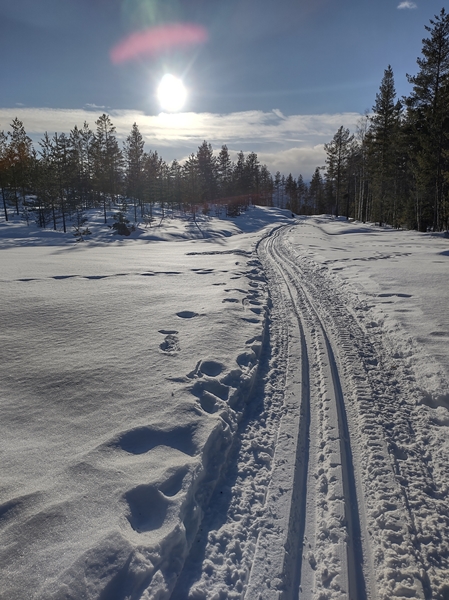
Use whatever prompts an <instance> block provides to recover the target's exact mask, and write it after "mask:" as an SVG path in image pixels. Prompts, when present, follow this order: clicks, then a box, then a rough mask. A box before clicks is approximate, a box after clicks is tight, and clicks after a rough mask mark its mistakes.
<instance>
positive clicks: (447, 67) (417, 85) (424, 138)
mask: <svg viewBox="0 0 449 600" xmlns="http://www.w3.org/2000/svg"><path fill="white" fill-rule="evenodd" d="M430 24H431V26H427V25H426V26H425V29H426V31H428V32H429V33H430V36H429V37H428V38H425V39H423V41H422V44H423V45H422V57H419V58H418V59H417V63H418V67H419V71H418V73H417V74H416V75H414V76H411V75H408V76H407V78H408V81H409V83H411V84H412V85H413V91H412V93H411V94H410V95H409V96H408V97H407V98H406V99H405V101H406V105H407V109H408V111H407V123H408V126H409V127H410V129H411V131H412V132H413V136H414V149H413V151H412V153H413V158H414V161H415V164H416V168H415V173H416V178H417V183H418V188H419V189H418V195H417V196H418V198H420V200H419V202H418V205H417V210H416V212H417V221H418V228H419V229H421V230H423V229H426V227H429V226H432V227H433V229H434V230H436V229H440V228H441V227H442V224H443V220H444V219H445V218H446V219H447V217H445V213H447V208H446V207H445V206H444V204H445V203H444V198H445V195H447V187H448V186H447V183H446V182H445V178H444V172H445V171H446V170H449V167H448V158H447V153H448V151H449V14H448V13H446V11H445V9H444V8H442V9H441V12H440V14H439V15H435V19H434V20H433V19H431V20H430Z"/></svg>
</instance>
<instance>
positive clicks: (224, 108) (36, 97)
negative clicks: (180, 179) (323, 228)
mask: <svg viewBox="0 0 449 600" xmlns="http://www.w3.org/2000/svg"><path fill="white" fill-rule="evenodd" d="M443 7H444V8H446V9H447V8H449V7H448V3H447V1H445V0H416V1H415V2H412V1H411V0H405V1H404V0H376V1H375V2H374V1H373V0H369V1H368V0H276V1H273V0H226V1H223V0H222V1H220V2H218V1H217V0H39V2H36V0H0V81H1V82H2V85H1V86H0V130H1V129H3V130H5V131H7V130H8V128H9V123H10V122H11V120H12V119H13V118H14V117H15V116H17V117H18V118H19V119H21V120H23V122H24V125H25V128H26V130H27V133H28V134H29V135H30V136H31V137H32V139H33V140H34V141H36V140H38V139H40V137H41V136H42V135H43V133H44V132H45V131H48V132H49V134H52V133H54V132H55V131H58V132H62V131H64V132H66V133H68V132H69V131H70V129H72V128H73V126H74V125H75V124H77V125H78V126H81V125H82V124H83V122H84V121H87V122H88V123H89V124H90V126H91V127H92V128H95V121H96V119H97V118H98V116H99V115H100V114H102V113H103V112H106V113H107V114H109V115H111V119H112V121H113V123H114V125H116V127H117V134H118V136H119V137H120V138H121V139H124V138H125V137H126V135H127V134H128V133H129V131H130V130H131V126H132V124H133V122H134V121H136V122H137V124H138V125H139V128H140V130H141V132H142V134H143V135H144V138H145V140H146V149H147V150H150V149H151V150H157V151H158V152H159V154H160V155H161V156H162V157H163V158H164V159H165V160H167V161H171V160H173V159H174V158H177V159H178V160H182V159H183V158H185V157H187V156H188V154H190V153H191V152H195V151H196V150H197V147H198V146H199V145H200V144H201V142H202V141H203V140H207V141H208V142H210V143H211V144H212V146H213V148H214V150H217V151H218V150H219V149H220V147H221V145H222V144H227V146H228V148H229V149H230V150H231V153H234V155H235V154H236V153H237V152H238V151H239V150H243V152H245V153H246V152H249V151H254V152H257V154H258V156H259V159H260V161H261V162H262V163H266V164H267V166H268V168H269V169H270V171H271V172H272V174H274V173H275V172H276V171H277V170H279V171H281V173H284V174H285V175H287V174H288V173H289V172H291V173H292V174H293V175H294V176H298V175H299V173H301V174H302V175H303V176H304V177H305V178H306V179H308V178H310V176H311V174H312V173H313V171H314V169H315V167H316V166H321V165H322V164H324V158H325V153H324V150H323V144H324V143H325V142H328V141H330V139H331V138H332V136H333V134H334V133H335V131H336V130H337V129H338V127H340V125H344V126H345V127H348V128H349V129H351V131H355V128H356V125H357V122H358V120H359V119H360V116H361V115H362V114H363V113H364V112H365V111H367V110H371V108H372V106H373V104H374V101H375V95H376V93H377V91H378V89H379V85H380V82H381V80H382V77H383V73H384V70H385V69H386V68H387V66H388V65H389V64H391V66H392V68H393V72H394V75H395V83H396V91H397V93H398V96H399V97H400V96H402V95H405V94H407V93H408V92H409V91H410V86H409V84H408V83H407V79H406V73H409V74H415V73H416V71H417V65H416V58H417V57H418V56H419V55H420V53H421V47H422V38H423V37H425V36H426V35H427V33H426V31H425V29H424V26H425V25H428V24H429V20H430V19H431V18H433V16H434V15H435V14H439V12H440V10H441V8H443ZM132 36H134V37H132ZM136 36H141V37H140V38H138V39H140V42H142V43H141V44H140V46H141V47H140V49H139V48H138V49H137V50H136V43H137V42H136V39H137V38H136ZM130 40H131V42H130ZM180 42H183V43H180ZM151 43H152V44H153V45H151ZM133 44H134V45H133ZM155 44H156V45H155ZM158 44H159V45H158ZM161 44H162V47H161ZM142 46H144V48H143V47H142ZM130 47H131V52H128V55H127V56H125V58H123V56H124V54H123V48H128V50H129V48H130ZM120 52H121V54H120ZM120 56H121V58H120ZM117 57H119V58H117ZM166 73H170V74H173V75H175V76H176V77H179V78H180V79H182V81H183V83H184V85H185V87H186V89H187V100H186V103H185V105H184V107H183V108H182V109H181V111H180V112H178V113H167V112H165V111H163V109H162V108H161V106H160V104H159V101H158V98H157V95H156V90H157V86H158V84H159V82H160V80H161V78H162V77H163V75H164V74H166Z"/></svg>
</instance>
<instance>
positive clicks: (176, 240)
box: [0, 207, 449, 600]
mask: <svg viewBox="0 0 449 600" xmlns="http://www.w3.org/2000/svg"><path fill="white" fill-rule="evenodd" d="M293 223H294V224H293ZM89 226H90V228H91V229H92V231H93V233H92V236H90V238H89V240H88V241H86V242H79V243H75V242H74V241H73V238H72V236H71V235H70V234H67V235H64V234H62V233H61V232H48V231H44V232H42V231H39V230H38V229H37V228H34V227H30V228H27V227H26V226H25V225H23V224H22V223H20V222H18V221H15V222H14V221H13V222H12V223H10V224H5V223H2V224H1V225H0V249H1V263H0V280H1V283H0V302H1V307H2V311H1V317H0V319H1V328H0V336H1V353H2V360H1V361H0V390H1V393H0V402H1V409H2V411H1V412H2V418H1V420H0V429H1V431H0V444H1V446H0V447H1V462H2V478H1V483H0V536H1V546H0V562H1V565H2V577H1V578H2V583H1V590H0V598H2V599H4V600H9V599H11V598H14V599H16V600H22V599H23V600H25V599H27V600H28V599H29V598H36V599H39V600H40V599H53V600H56V599H58V600H59V599H62V598H67V599H69V598H70V599H79V598H88V599H101V600H112V599H123V600H124V599H125V598H127V599H137V598H142V599H156V598H157V599H165V598H173V599H175V600H176V599H181V598H189V599H192V600H193V599H195V600H198V599H203V598H204V599H206V598H211V599H214V600H215V599H217V600H218V599H226V598H229V599H231V598H243V597H245V598H249V599H252V598H278V597H279V598H281V597H282V598H288V597H295V594H296V597H297V596H298V593H299V595H300V597H304V598H317V599H318V598H319V599H321V600H324V599H325V598H342V597H348V585H349V586H350V585H351V583H350V581H349V580H350V579H351V577H353V576H354V574H353V573H352V574H351V569H352V570H354V569H356V567H351V565H350V562H351V561H350V560H349V559H348V556H350V553H349V554H348V551H347V547H348V536H349V537H351V535H352V534H351V532H350V531H349V534H348V526H347V513H345V505H346V506H347V503H348V492H344V491H342V489H340V488H338V486H339V485H340V483H339V482H341V481H342V480H341V475H340V474H339V473H340V472H341V470H342V469H343V470H344V469H345V468H346V469H347V468H348V467H344V466H342V464H343V462H344V457H342V455H341V449H340V446H339V447H338V448H337V446H336V445H335V443H336V442H335V440H334V438H333V437H332V435H333V434H332V433H331V431H332V430H333V428H334V427H335V423H336V422H337V421H338V419H339V417H338V415H337V412H335V413H333V412H332V411H333V410H334V409H332V408H331V409H329V408H328V406H331V405H330V404H329V405H328V404H327V403H328V402H330V400H329V393H328V392H327V391H323V390H324V387H325V386H326V381H329V380H330V379H332V378H334V371H333V369H338V372H339V375H338V377H339V380H340V383H339V385H340V387H341V395H342V397H344V400H343V401H344V403H345V411H346V412H345V418H346V419H347V426H348V432H349V433H348V436H347V437H349V438H351V448H350V451H351V452H352V458H351V460H352V462H351V463H350V464H351V465H352V468H353V470H354V492H353V493H354V496H355V497H356V500H355V501H356V503H357V502H358V509H357V513H358V521H359V527H360V529H361V538H362V539H361V542H360V543H361V546H360V548H361V551H360V554H361V558H360V573H361V575H360V576H361V577H362V578H363V579H364V587H363V589H364V594H365V597H367V598H385V599H386V598H392V597H403V598H405V597H416V598H419V597H434V598H447V597H448V596H447V595H448V594H449V576H448V572H449V568H448V567H449V507H448V503H447V502H448V498H447V494H448V485H449V466H448V465H449V460H448V459H449V437H448V433H449V392H448V390H449V388H448V384H447V382H448V380H449V348H448V344H447V339H448V338H449V309H448V303H447V295H448V283H447V282H448V272H449V250H448V247H449V246H448V240H447V239H446V238H444V237H442V236H435V235H431V234H418V233H414V232H406V231H395V230H392V229H383V228H382V229H380V228H378V227H375V226H374V225H370V224H367V225H364V224H360V223H348V222H346V221H344V220H336V219H333V218H331V217H325V216H321V217H308V218H297V219H295V220H292V218H291V213H289V212H286V211H280V210H277V209H268V208H262V207H252V208H251V209H250V210H249V211H248V212H247V213H246V214H244V215H242V216H240V217H238V218H237V219H234V220H231V219H228V220H225V219H218V218H213V217H209V218H206V217H199V218H198V221H197V222H196V223H192V222H188V221H186V220H184V219H165V220H164V221H162V222H161V224H160V226H158V227H152V228H146V229H145V228H144V227H143V226H140V227H138V228H137V231H136V232H134V233H133V234H132V235H131V236H130V238H126V239H119V238H117V237H116V236H112V235H111V232H110V230H108V229H107V228H106V227H104V226H103V225H102V224H101V216H100V215H99V216H98V217H97V218H96V220H95V219H94V218H92V224H90V223H89ZM275 230H278V231H279V232H282V237H281V234H280V235H279V240H280V241H279V242H278V245H277V246H276V244H275V243H274V242H273V245H272V249H270V246H269V245H268V243H266V242H264V241H263V240H267V239H268V238H267V237H266V236H267V235H268V234H269V233H270V232H272V231H275ZM281 242H282V243H281ZM264 244H265V245H264ZM275 249H276V252H278V253H279V254H278V255H276V256H278V257H277V258H276V256H275V254H274V250H275ZM287 259H288V261H290V262H288V263H287V262H285V261H286V260H287ZM276 265H281V266H282V268H280V270H279V269H277V267H276ZM287 269H288V270H289V271H288V272H289V273H290V275H289V276H288V277H287V280H284V281H285V282H287V283H285V282H284V283H282V281H281V279H280V277H281V274H282V273H286V272H287ZM297 269H299V270H297ZM289 278H290V279H289ZM288 281H290V282H291V283H290V284H289V283H288ZM293 282H296V283H293ZM298 282H299V283H298ZM293 285H296V286H298V287H297V288H295V287H292V286H293ZM282 286H284V288H283V287H282ZM288 290H290V292H288ZM292 290H293V291H294V293H295V294H297V298H296V296H295V297H293V296H292V295H290V296H289V297H287V294H288V293H290V294H292V293H293V292H292ZM295 290H296V291H295ZM286 298H287V299H286ZM295 311H297V316H295V315H296V313H295ZM307 315H308V316H307ZM298 323H299V325H298ZM320 327H321V329H320ZM301 332H302V333H301ZM301 336H303V337H301ZM307 344H309V346H307ZM306 346H307V347H308V352H309V354H310V356H312V348H315V349H316V352H317V355H316V356H317V357H319V356H322V355H324V354H326V352H327V354H326V356H327V358H326V359H325V360H324V362H323V363H322V366H321V367H320V369H321V370H319V369H314V367H313V366H312V367H311V368H310V373H308V374H307V375H306V373H305V370H304V368H302V370H301V368H300V365H301V364H303V365H304V364H305V363H304V358H303V356H304V351H305V347H306ZM331 347H332V348H333V350H329V348H331ZM314 351H315V350H314ZM317 360H318V358H317ZM326 361H327V362H326ZM334 363H335V365H334ZM310 364H311V365H313V364H314V363H313V362H310ZM326 369H327V370H326ZM318 371H319V373H318ZM306 379H307V385H308V389H309V392H308V393H309V394H310V398H311V399H312V404H311V408H310V411H311V412H310V415H309V417H308V418H309V421H310V432H311V433H310V432H309V433H308V434H307V435H306V433H305V429H304V430H303V429H302V428H304V423H305V420H304V419H305V416H304V412H302V410H303V409H302V408H301V407H302V404H301V397H302V396H301V395H302V394H304V389H305V386H306V383H305V381H306ZM362 382H363V385H366V386H368V387H363V385H362ZM320 386H321V387H320ZM323 386H324V387H323ZM335 389H336V390H337V391H336V392H335V394H336V395H337V396H338V394H339V393H340V392H339V391H338V389H337V388H335ZM320 390H321V391H320ZM313 398H316V400H315V401H313ZM390 409H391V413H389V414H387V412H388V410H390ZM336 410H337V409H335V411H336ZM346 413H347V414H346ZM326 420H327V421H326ZM326 423H328V426H327V425H326ZM326 427H328V428H327V429H326ZM320 428H321V429H320ZM319 432H321V433H319ZM312 434H313V435H315V438H314V439H315V440H316V441H315V442H314V441H313V439H312V442H311V445H309V446H308V447H307V454H308V456H309V465H308V468H307V469H306V470H304V472H302V471H301V469H300V468H299V467H298V464H299V463H300V462H301V461H304V460H305V452H306V450H305V448H306V446H305V444H306V438H307V439H309V437H310V436H311V435H312ZM335 439H336V438H335ZM321 442H323V443H324V444H325V445H324V446H323V448H324V450H322V453H323V456H325V459H323V465H324V466H323V465H322V464H321V463H320V462H319V461H320V458H319V457H320V444H321ZM314 444H316V448H315V446H314ZM343 453H344V449H343ZM314 457H315V458H314ZM314 461H316V462H314ZM348 464H349V463H348ZM322 468H324V469H325V470H324V471H323V472H322V473H320V471H319V470H320V469H322ZM301 473H302V475H301ZM313 482H318V483H317V484H316V485H317V490H318V491H317V492H316V494H314V495H313V498H312V495H311V494H312V492H311V491H310V490H312V483H313ZM333 482H335V483H333ZM313 485H315V483H313ZM341 485H343V483H342V484H341ZM305 488H307V491H306V489H305ZM337 488H338V489H337ZM320 494H321V495H320ZM315 497H316V498H321V500H320V502H321V501H322V503H321V504H319V502H318V501H317V502H318V503H317V504H316V505H315V504H313V508H312V504H311V502H315ZM346 510H347V509H346ZM306 513H307V515H308V516H304V515H306ZM345 514H346V516H345ZM303 518H304V519H305V520H304V523H305V525H304V531H302V530H301V525H300V523H301V522H302V519H303ZM312 537H313V539H314V541H313V543H312ZM298 540H302V542H301V543H299V541H298ZM307 544H309V546H307ZM348 560H349V562H348ZM304 565H308V566H307V567H306V566H304ZM348 581H349V583H348ZM300 584H302V586H303V587H301V588H298V587H295V586H298V585H300ZM298 589H299V592H298ZM294 590H296V592H295V591H294ZM429 594H430V595H429Z"/></svg>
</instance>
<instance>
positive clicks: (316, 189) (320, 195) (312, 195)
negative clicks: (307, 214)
mask: <svg viewBox="0 0 449 600" xmlns="http://www.w3.org/2000/svg"><path fill="white" fill-rule="evenodd" d="M308 196H309V199H310V200H309V203H310V207H311V210H312V214H315V215H316V214H318V215H320V214H322V213H324V212H326V207H325V204H324V182H323V177H322V176H321V172H320V168H319V167H317V168H316V169H315V172H314V173H313V175H312V179H311V181H310V185H309V190H308Z"/></svg>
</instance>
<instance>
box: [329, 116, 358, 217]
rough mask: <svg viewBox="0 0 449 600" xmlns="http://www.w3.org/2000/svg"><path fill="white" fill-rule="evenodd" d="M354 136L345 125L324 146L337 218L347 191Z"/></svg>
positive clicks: (331, 198) (331, 196) (330, 191)
mask: <svg viewBox="0 0 449 600" xmlns="http://www.w3.org/2000/svg"><path fill="white" fill-rule="evenodd" d="M353 143H354V136H353V135H351V134H350V132H349V129H345V128H344V127H343V125H342V126H341V127H339V129H338V131H337V133H336V134H335V135H334V137H333V139H332V141H331V142H329V143H328V144H324V149H325V151H326V154H327V158H326V164H327V171H326V179H327V183H328V190H329V194H330V200H331V201H332V202H333V205H334V207H335V216H336V217H338V216H339V214H340V206H341V202H342V200H343V197H344V194H345V192H346V189H347V168H348V161H349V158H350V156H351V154H352V151H353Z"/></svg>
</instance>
